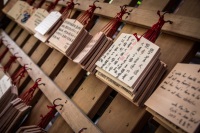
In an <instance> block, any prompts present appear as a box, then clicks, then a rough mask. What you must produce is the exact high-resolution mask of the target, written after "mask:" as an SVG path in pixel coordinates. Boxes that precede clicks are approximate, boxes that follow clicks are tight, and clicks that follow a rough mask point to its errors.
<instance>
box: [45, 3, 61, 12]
mask: <svg viewBox="0 0 200 133" xmlns="http://www.w3.org/2000/svg"><path fill="white" fill-rule="evenodd" d="M58 2H59V0H55V2H53V3H51V4H50V5H49V7H48V8H47V11H48V12H50V11H51V10H53V9H54V8H55V7H56V5H57V4H58Z"/></svg>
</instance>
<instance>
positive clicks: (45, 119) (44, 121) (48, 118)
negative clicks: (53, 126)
mask: <svg viewBox="0 0 200 133" xmlns="http://www.w3.org/2000/svg"><path fill="white" fill-rule="evenodd" d="M56 106H57V105H54V106H48V105H47V108H48V109H50V111H49V112H48V113H47V114H46V115H45V116H43V115H41V116H40V117H41V120H40V122H39V123H38V126H39V127H41V128H43V129H45V127H46V126H47V125H48V123H49V122H50V121H51V120H52V119H53V118H54V114H55V113H56Z"/></svg>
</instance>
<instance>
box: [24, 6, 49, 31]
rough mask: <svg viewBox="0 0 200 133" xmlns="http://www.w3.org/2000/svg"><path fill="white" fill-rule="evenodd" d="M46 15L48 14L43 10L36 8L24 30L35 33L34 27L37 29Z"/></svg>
mask: <svg viewBox="0 0 200 133" xmlns="http://www.w3.org/2000/svg"><path fill="white" fill-rule="evenodd" d="M48 14H49V13H48V12H47V11H46V10H45V9H41V8H38V9H37V10H36V11H35V12H34V13H33V14H32V16H31V17H30V18H29V19H28V21H27V22H26V24H25V26H26V28H28V29H29V30H31V31H32V32H33V33H35V32H36V31H35V27H37V26H38V25H39V24H40V23H41V22H42V21H43V20H44V19H45V18H46V16H47V15H48Z"/></svg>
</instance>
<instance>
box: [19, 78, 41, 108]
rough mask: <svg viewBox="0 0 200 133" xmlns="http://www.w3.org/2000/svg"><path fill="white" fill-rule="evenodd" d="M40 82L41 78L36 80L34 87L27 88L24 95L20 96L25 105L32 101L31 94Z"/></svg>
mask: <svg viewBox="0 0 200 133" xmlns="http://www.w3.org/2000/svg"><path fill="white" fill-rule="evenodd" d="M40 81H41V78H39V79H37V80H36V81H35V83H34V85H33V86H32V87H31V88H29V89H28V90H27V91H26V92H25V93H24V94H22V95H21V96H20V98H21V99H22V100H23V101H24V103H26V104H27V105H28V104H29V103H30V101H31V100H32V99H33V94H34V92H35V90H36V89H37V88H38V86H39V85H40V84H38V83H39V82H40Z"/></svg>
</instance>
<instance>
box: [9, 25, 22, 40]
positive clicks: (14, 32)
mask: <svg viewBox="0 0 200 133" xmlns="http://www.w3.org/2000/svg"><path fill="white" fill-rule="evenodd" d="M21 29H22V28H21V27H20V26H18V25H17V26H16V27H15V29H14V30H13V32H12V33H11V34H10V37H11V38H12V39H15V38H16V36H17V35H18V34H19V32H20V30H21Z"/></svg>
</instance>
